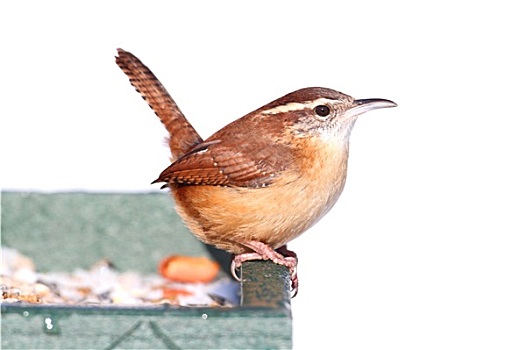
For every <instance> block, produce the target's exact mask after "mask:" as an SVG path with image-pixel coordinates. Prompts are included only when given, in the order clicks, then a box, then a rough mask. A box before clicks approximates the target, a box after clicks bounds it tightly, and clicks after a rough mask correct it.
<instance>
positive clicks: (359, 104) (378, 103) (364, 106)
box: [350, 98, 397, 115]
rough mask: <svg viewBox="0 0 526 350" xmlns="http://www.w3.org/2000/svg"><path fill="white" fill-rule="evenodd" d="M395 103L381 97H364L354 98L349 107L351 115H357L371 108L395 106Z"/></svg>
mask: <svg viewBox="0 0 526 350" xmlns="http://www.w3.org/2000/svg"><path fill="white" fill-rule="evenodd" d="M396 106H397V104H396V103H394V102H393V101H390V100H385V99H383V98H366V99H363V100H354V105H353V107H352V108H351V109H350V112H351V113H352V114H353V115H359V114H362V113H365V112H368V111H372V110H373V109H380V108H389V107H396Z"/></svg>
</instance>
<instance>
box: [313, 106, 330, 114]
mask: <svg viewBox="0 0 526 350" xmlns="http://www.w3.org/2000/svg"><path fill="white" fill-rule="evenodd" d="M314 111H315V112H316V114H317V115H319V116H320V117H326V116H328V115H329V113H331V109H330V108H329V107H327V106H325V105H319V106H316V107H315V108H314Z"/></svg>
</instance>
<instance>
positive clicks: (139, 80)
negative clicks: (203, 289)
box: [115, 49, 202, 159]
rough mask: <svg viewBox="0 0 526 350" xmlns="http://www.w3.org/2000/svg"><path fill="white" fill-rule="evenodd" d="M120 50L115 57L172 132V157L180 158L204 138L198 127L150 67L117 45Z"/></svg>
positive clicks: (169, 142) (169, 140) (167, 128)
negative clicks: (188, 117)
mask: <svg viewBox="0 0 526 350" xmlns="http://www.w3.org/2000/svg"><path fill="white" fill-rule="evenodd" d="M117 52H118V55H117V57H115V61H116V63H117V65H118V66H119V67H120V68H121V69H122V71H123V72H124V73H125V74H126V75H127V76H128V78H129V79H130V83H131V84H132V85H133V87H135V89H136V90H137V92H139V93H140V94H141V96H142V97H143V98H144V100H145V101H146V102H147V103H148V105H150V107H151V108H152V109H153V111H154V112H155V114H156V115H157V116H158V117H159V119H160V120H161V122H162V123H163V124H164V126H165V128H166V130H168V133H169V135H170V136H169V139H168V144H169V146H170V151H171V153H172V157H173V159H177V158H179V157H180V156H181V155H183V154H185V153H186V152H188V150H189V149H191V148H192V147H194V146H195V145H196V144H198V143H200V142H202V139H201V137H200V136H199V134H198V133H197V131H196V130H195V129H194V128H193V127H192V125H191V124H190V123H189V122H188V120H187V119H186V117H185V116H184V114H183V113H182V112H181V110H180V109H179V107H178V106H177V104H176V103H175V101H174V100H173V99H172V97H171V96H170V94H169V93H168V92H167V91H166V89H165V88H164V86H163V85H162V84H161V82H160V81H159V80H158V79H157V78H156V77H155V75H154V74H153V73H152V72H151V71H150V69H148V67H146V66H145V65H144V64H143V63H142V62H141V61H140V60H139V59H138V58H137V57H135V56H134V55H133V54H131V53H130V52H127V51H124V50H123V49H117Z"/></svg>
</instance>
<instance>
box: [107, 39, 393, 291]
mask: <svg viewBox="0 0 526 350" xmlns="http://www.w3.org/2000/svg"><path fill="white" fill-rule="evenodd" d="M116 62H117V64H118V65H119V67H120V68H121V69H122V70H123V71H124V72H125V73H126V75H127V76H128V77H129V78H130V82H131V84H132V85H133V86H134V87H135V88H136V89H137V91H138V92H139V93H140V94H141V95H142V96H143V98H144V99H145V100H146V101H147V102H148V104H149V105H150V107H152V109H153V110H154V111H155V113H156V114H157V116H158V117H159V118H160V119H161V121H162V122H163V124H164V125H165V127H166V129H167V130H168V132H169V138H168V143H169V146H170V150H171V152H172V157H173V163H172V164H171V165H170V166H169V167H168V168H166V169H165V170H164V171H163V172H162V173H161V174H160V176H159V177H158V179H156V180H155V181H154V183H156V182H164V183H166V185H165V186H169V187H170V189H171V192H172V195H173V197H174V199H175V203H176V210H177V212H178V213H179V215H180V216H181V218H182V219H183V221H184V222H185V224H186V225H187V226H188V228H189V229H190V231H191V232H192V233H193V234H194V235H196V236H197V237H198V238H199V239H200V240H202V241H203V242H205V243H207V244H210V245H214V246H216V247H218V248H220V249H223V250H226V251H228V252H230V253H232V254H234V259H233V261H232V272H233V274H234V276H235V277H236V275H235V269H236V268H238V267H240V266H241V264H242V263H243V262H244V261H247V260H261V259H263V260H267V259H270V260H272V261H274V262H275V263H277V264H282V265H285V266H287V267H288V268H289V269H290V271H291V281H292V290H293V292H294V295H295V293H297V288H298V278H297V273H296V266H297V257H296V254H295V253H293V252H291V251H289V250H287V249H286V244H287V243H288V242H290V241H291V240H293V239H294V238H296V237H298V236H299V235H301V234H302V233H303V232H305V231H306V230H308V229H309V228H310V227H312V226H313V225H314V224H315V223H316V222H318V220H320V219H321V218H322V217H323V216H324V215H325V214H327V212H328V211H329V210H330V209H331V208H332V207H333V205H334V204H335V203H336V201H337V199H338V197H339V196H340V194H341V193H342V191H343V188H344V185H345V180H346V177H347V160H348V156H349V136H350V134H351V130H352V128H353V126H354V123H355V121H356V119H357V117H358V116H359V115H360V114H362V113H364V112H367V111H370V110H373V109H378V108H386V107H395V106H396V104H395V103H394V102H392V101H389V100H385V99H361V100H357V99H354V98H353V97H351V96H349V95H346V94H343V93H341V92H338V91H335V90H331V89H327V88H321V87H311V88H305V89H300V90H297V91H294V92H291V93H289V94H287V95H285V96H283V97H281V98H279V99H277V100H275V101H273V102H270V103H269V104H267V105H265V106H263V107H261V108H259V109H256V110H255V111H253V112H251V113H249V114H247V115H245V116H244V117H242V118H240V119H237V120H235V121H233V122H232V123H230V124H228V125H227V126H225V127H224V128H222V129H221V130H219V131H218V132H216V133H215V134H213V135H212V136H210V137H209V138H208V139H206V140H204V141H203V140H202V139H201V137H200V136H199V134H198V133H197V132H196V131H195V129H194V128H193V127H192V125H191V124H190V123H189V122H188V120H187V119H186V118H185V116H184V115H183V113H182V112H181V111H180V110H179V108H178V107H177V105H176V103H175V102H174V101H173V99H172V98H171V97H170V95H169V94H168V92H167V91H166V90H165V89H164V87H163V86H162V84H161V83H160V82H159V81H158V80H157V78H156V77H155V76H154V75H153V73H152V72H151V71H150V70H149V69H148V68H147V67H146V66H145V65H144V64H142V63H141V61H139V59H137V58H136V57H135V56H134V55H132V54H131V53H129V52H126V51H124V50H122V49H118V56H117V57H116ZM236 278H237V277H236Z"/></svg>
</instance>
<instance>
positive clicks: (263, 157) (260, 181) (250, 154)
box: [154, 140, 291, 187]
mask: <svg viewBox="0 0 526 350" xmlns="http://www.w3.org/2000/svg"><path fill="white" fill-rule="evenodd" d="M206 143H207V142H204V144H206ZM258 146H261V144H259V143H257V142H256V143H246V144H243V145H239V144H237V145H233V144H229V143H228V142H221V141H217V140H216V141H210V144H209V145H208V146H206V147H202V146H200V145H198V146H197V147H196V148H195V150H192V151H191V152H189V153H188V154H186V155H184V156H183V157H181V158H179V159H178V160H176V161H175V162H173V163H172V164H171V165H170V166H169V167H168V168H166V170H164V171H163V172H162V173H161V175H160V176H159V178H158V179H157V180H155V181H154V182H166V183H168V184H182V185H212V186H236V187H265V186H268V185H270V184H271V183H272V182H273V181H274V179H275V177H276V174H277V173H278V172H280V171H282V170H283V169H284V168H285V167H286V166H287V165H288V164H290V159H291V156H290V154H289V152H287V150H288V149H287V148H284V147H283V146H280V145H275V144H274V145H268V144H267V145H265V146H264V148H257V147H258Z"/></svg>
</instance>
